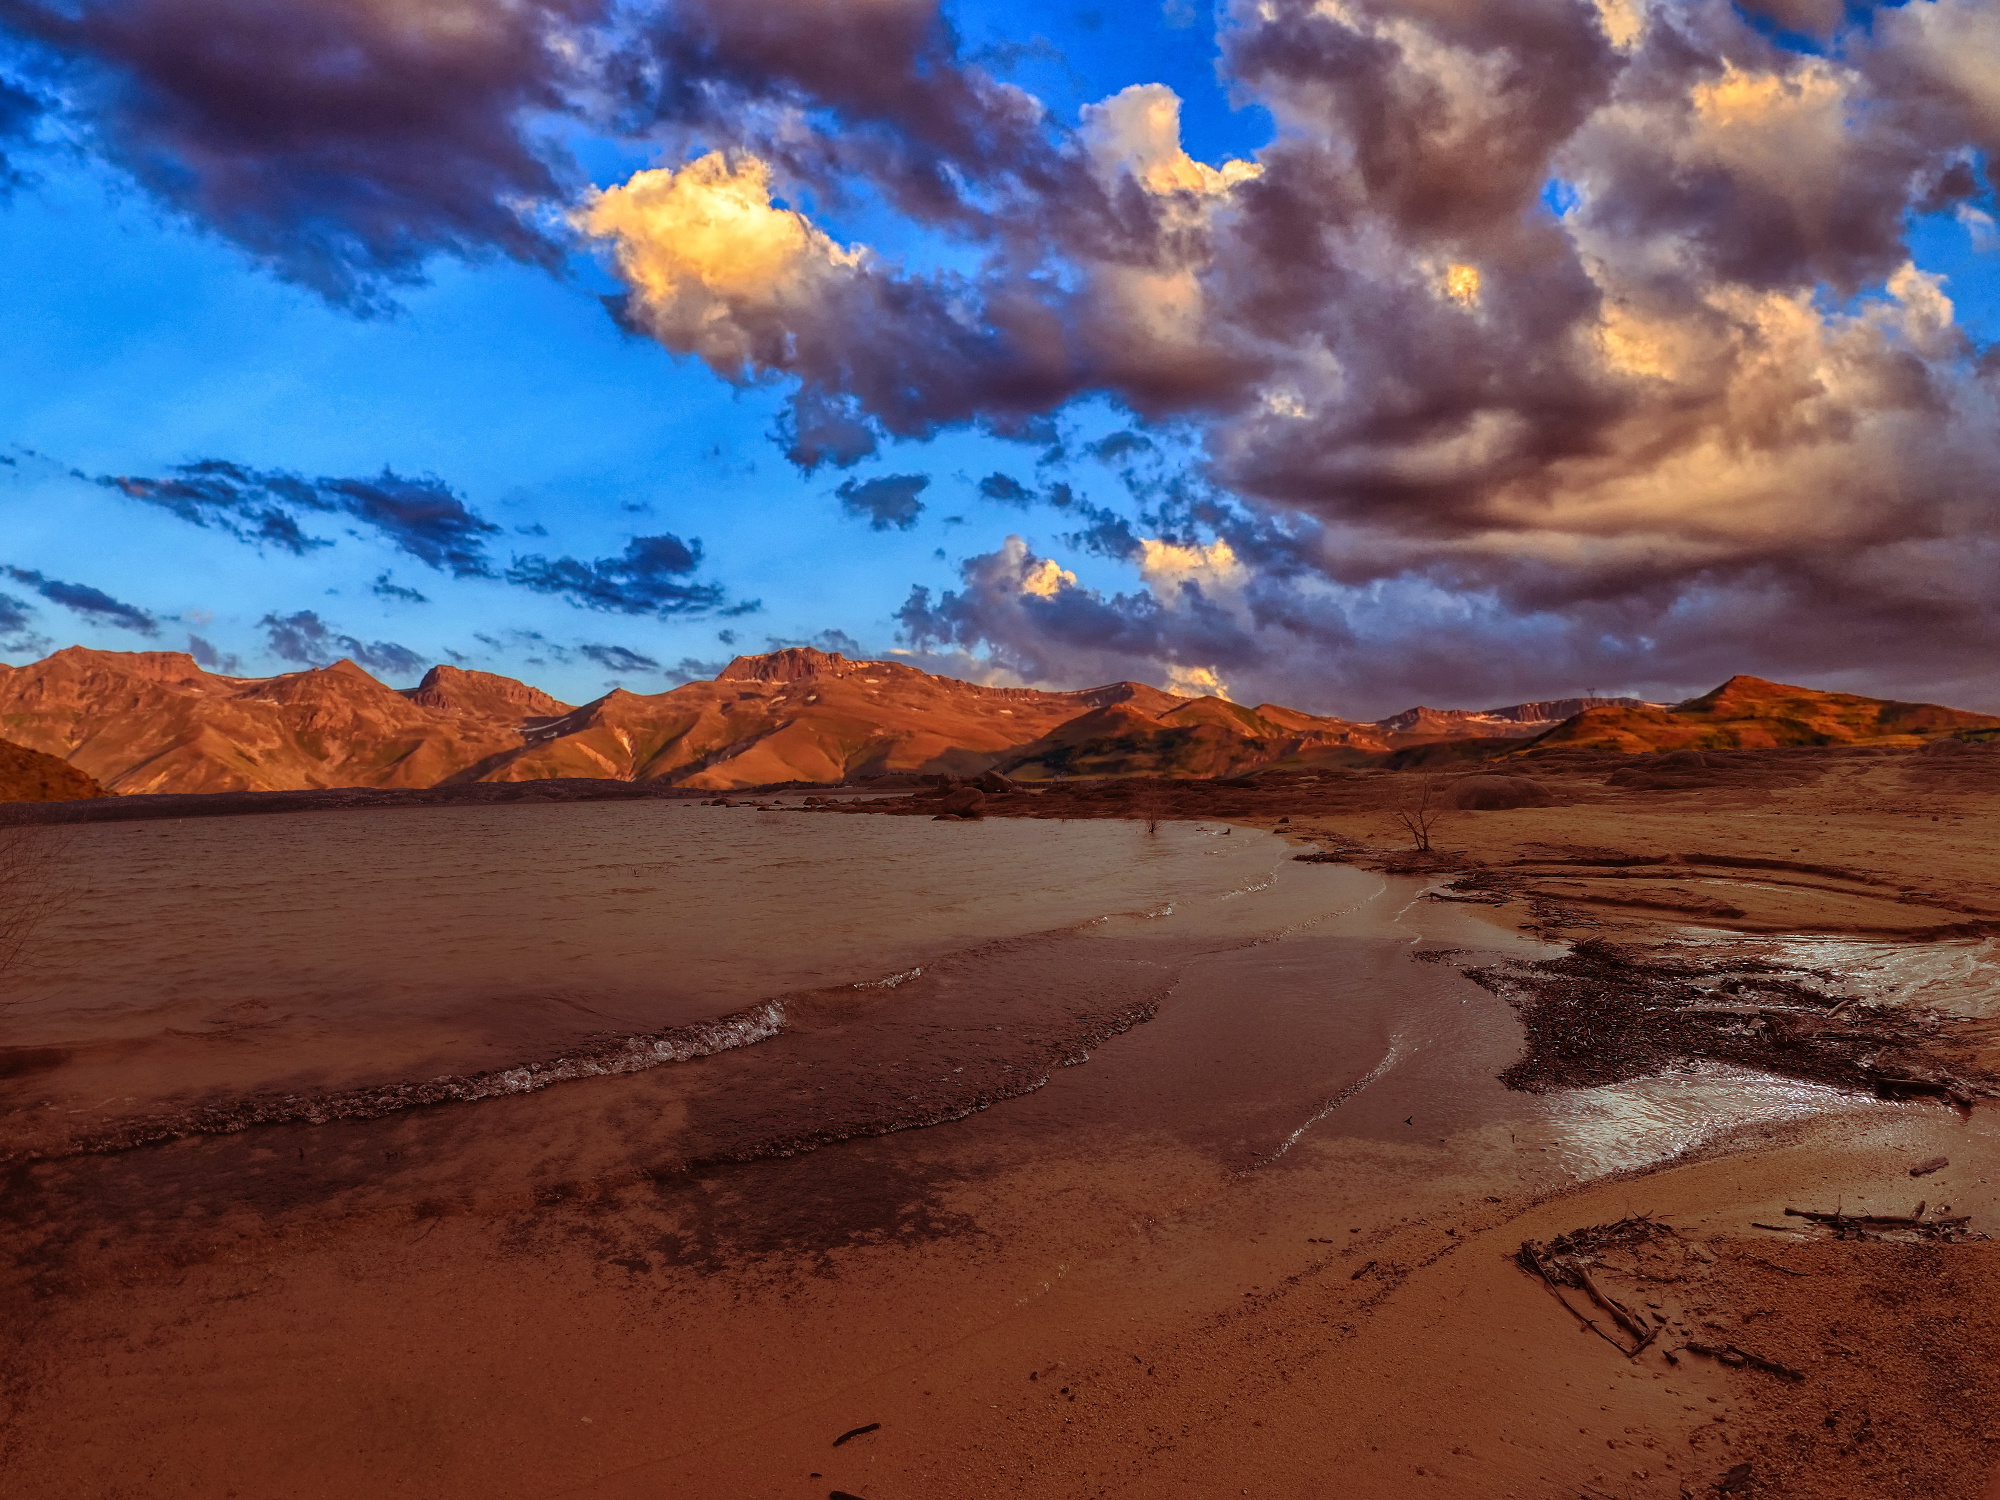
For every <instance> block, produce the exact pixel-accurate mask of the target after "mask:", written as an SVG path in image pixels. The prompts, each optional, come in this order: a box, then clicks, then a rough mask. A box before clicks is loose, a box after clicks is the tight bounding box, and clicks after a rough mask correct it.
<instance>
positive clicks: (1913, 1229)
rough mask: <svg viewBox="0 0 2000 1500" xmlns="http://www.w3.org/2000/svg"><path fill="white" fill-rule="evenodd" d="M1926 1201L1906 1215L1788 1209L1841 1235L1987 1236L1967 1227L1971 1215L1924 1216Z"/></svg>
mask: <svg viewBox="0 0 2000 1500" xmlns="http://www.w3.org/2000/svg"><path fill="white" fill-rule="evenodd" d="M1929 1207H1930V1205H1929V1204H1927V1203H1919V1204H1918V1205H1917V1206H1916V1207H1915V1208H1914V1209H1912V1210H1911V1211H1910V1212H1909V1213H1907V1214H1850V1213H1846V1212H1844V1211H1842V1210H1840V1209H1834V1210H1833V1211H1832V1212H1831V1213H1828V1212H1826V1211H1824V1210H1820V1209H1811V1208H1790V1207H1788V1208H1786V1210H1785V1217H1786V1218H1788V1219H1804V1220H1806V1222H1808V1223H1810V1224H1819V1225H1822V1226H1823V1227H1825V1228H1828V1229H1831V1230H1832V1231H1833V1232H1834V1234H1835V1235H1836V1236H1838V1237H1840V1238H1851V1239H1875V1238H1879V1237H1880V1231H1883V1230H1892V1231H1893V1230H1907V1231H1909V1232H1910V1233H1913V1234H1915V1235H1917V1236H1919V1237H1920V1238H1923V1239H1927V1240H1944V1241H1946V1242H1950V1241H1954V1240H1959V1239H1984V1238H1985V1236H1984V1235H1979V1234H1973V1233H1972V1232H1971V1231H1969V1230H1968V1229H1967V1228H1966V1225H1968V1224H1970V1223H1971V1222H1972V1215H1970V1214H1949V1213H1946V1212H1944V1211H1943V1210H1942V1209H1940V1210H1939V1211H1938V1212H1936V1213H1933V1214H1931V1215H1930V1216H1929V1217H1925V1210H1926V1209H1928V1208H1929ZM1756 1227H1757V1228H1759V1229H1775V1228H1777V1227H1778V1226H1777V1225H1775V1224H1759V1225H1757V1226H1756Z"/></svg>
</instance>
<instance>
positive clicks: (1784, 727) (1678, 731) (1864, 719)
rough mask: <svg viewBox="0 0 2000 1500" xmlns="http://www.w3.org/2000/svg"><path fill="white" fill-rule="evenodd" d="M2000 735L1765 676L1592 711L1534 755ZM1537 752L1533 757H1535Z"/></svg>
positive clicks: (1927, 706)
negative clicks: (1669, 700) (1663, 700)
mask: <svg viewBox="0 0 2000 1500" xmlns="http://www.w3.org/2000/svg"><path fill="white" fill-rule="evenodd" d="M1989 729H2000V718H1995V717H1994V716H1992V715H1991V714H1976V713H1970V712H1967V711H1966V710H1964V709H1958V708H1941V707H1939V706H1938V705H1937V704H1935V703H1903V702H1899V701H1898V700H1896V699H1893V698H1863V697H1860V696H1858V695H1856V694H1854V693H1822V692H1819V691H1817V690H1816V689H1813V688H1802V687H1789V686H1787V685H1786V684H1784V683H1782V682H1766V681H1765V680H1764V679H1763V678H1761V677H1732V678H1730V679H1729V680H1728V681H1727V682H1725V683H1723V684H1722V686H1721V687H1719V688H1716V689H1714V690H1713V691H1711V692H1707V693H1703V694H1702V695H1701V696H1700V697H1699V698H1690V699H1688V700H1687V702H1685V703H1677V704H1674V705H1673V706H1672V707H1670V708H1669V707H1663V706H1661V705H1657V704H1636V705H1635V704H1622V705H1615V706H1614V705H1606V706H1597V707H1592V708H1586V709H1584V710H1582V711H1581V712H1579V713H1578V714H1576V715H1575V716H1574V717H1572V718H1570V719H1567V720H1565V721H1564V722H1563V723H1562V724H1560V725H1558V726H1557V727H1555V728H1554V729H1551V730H1549V731H1548V732H1546V733H1545V734H1543V735H1542V736H1540V737H1539V738H1538V739H1536V740H1535V741H1534V742H1533V746H1532V749H1533V750H1541V749H1553V748H1556V747H1559V746H1567V747H1571V748H1574V749H1579V750H1619V751H1624V752H1627V753H1640V752H1647V751H1655V750H1768V749H1771V748H1773V747H1774V746H1778V745H1920V744H1923V743H1925V742H1926V741H1928V740H1933V739H1937V738H1939V737H1941V736H1945V735H1951V734H1957V733H1960V732H1968V731H1976V730H1989ZM1530 753H1532V751H1531V752H1530Z"/></svg>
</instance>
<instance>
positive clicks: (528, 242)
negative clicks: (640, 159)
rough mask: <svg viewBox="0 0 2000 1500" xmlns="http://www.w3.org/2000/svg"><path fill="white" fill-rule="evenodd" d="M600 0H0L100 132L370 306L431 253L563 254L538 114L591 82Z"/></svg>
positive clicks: (36, 60) (228, 229)
mask: <svg viewBox="0 0 2000 1500" xmlns="http://www.w3.org/2000/svg"><path fill="white" fill-rule="evenodd" d="M601 11H602V6H601V5H600V4H599V3H598V0H450V3H444V4H424V5H414V6H412V5H397V4H390V3H383V0H291V3H288V4H283V5H243V4H239V3H236V0H77V3H69V4H57V3H51V0H0V44H4V42H5V41H7V40H8V39H9V38H11V39H12V41H13V42H14V44H15V46H14V49H13V50H14V51H15V52H16V54H17V56H19V57H20V58H21V59H22V60H23V62H24V64H25V65H26V66H28V67H29V68H31V69H32V70H33V74H34V76H35V77H37V78H39V79H45V80H46V81H47V83H48V86H49V88H50V90H51V92H58V93H60V94H61V95H62V96H63V97H64V98H65V99H67V100H68V101H69V102H70V109H71V113H72V114H73V116H74V118H75V119H76V121H77V122H78V127H79V129H80V130H81V131H82V133H83V135H84V138H85V140H86V141H87V142H88V143H89V144H90V145H92V146H94V147H95V149H97V150H98V151H100V152H102V153H103V155H104V156H105V157H106V158H107V159H109V160H110V161H112V162H114V163H116V164H117V165H118V166H120V167H122V168H123V169H124V170H126V171H127V172H129V173H130V174H131V175H132V176H133V177H134V178H135V179H136V180H137V181H139V182H140V183H142V184H143V185H144V186H145V187H146V188H147V189H148V190H149V191H151V192H152V193H154V194H155V195H156V196H158V197H159V198H160V199H161V200H162V201H163V202H165V203H167V204H169V205H170V206H172V207H174V208H176V209H178V210H181V211H183V212H185V213H187V214H189V215H190V216H192V217H193V218H194V219H196V220H197V221H198V222H200V223H202V224H204V225H206V226H208V227H209V228H211V229H213V230H215V231H216V232H217V233H219V234H221V235H223V236H225V237H226V238H228V239H230V240H233V241H234V242H235V243H236V244H238V245H240V246H241V247H242V248H243V249H244V250H246V251H247V252H249V253H250V254H251V255H253V256H255V257H257V258H258V259H260V260H262V261H264V262H265V263H267V264H268V265H270V266H271V267H273V268H274V269H275V270H277V271H278V272H279V273H280V274H282V275H284V276H286V277H288V278H289V279H292V280H295V281H299V282H302V283H304V284H305V285H308V286H311V287H313V288H315V289H316V290H318V291H320V292H322V293H324V294H325V295H327V296H329V297H333V298H335V299H338V300H342V301H346V302H350V303H356V304H363V303H368V302H371V301H373V300H375V299H376V297H377V296H378V295H379V292H380V289H381V287H382V286H383V285H384V284H392V283H396V282H405V281H410V280H413V279H415V278H416V277H417V276H418V275H419V274H420V273H421V269H422V266H423V263H424V261H425V260H426V259H427V258H429V257H430V256H433V255H436V254H448V255H455V256H459V257H464V258H476V257H479V256H483V255H487V254H493V253H497V254H501V255H507V256H512V257H514V258H516V259H519V260H526V261H534V262H540V263H544V264H551V265H552V264H554V262H555V259H556V257H557V254H558V253H559V252H558V248H557V246H556V244H555V243H554V242H553V241H552V240H551V238H550V236H549V234H548V232H547V231H546V229H545V228H543V227H542V226H541V225H540V224H538V223H537V222H536V221H535V219H534V218H533V217H532V215H530V214H526V213H524V212H523V211H522V205H531V204H533V203H536V202H538V201H544V200H548V199H550V198H553V197H556V196H558V195H559V193H560V192H561V188H562V180H561V178H560V177H559V176H558V174H557V171H556V169H555V168H554V167H552V166H551V165H550V162H549V159H548V157H547V154H546V153H545V152H544V151H543V150H541V149H539V148H538V146H537V144H536V142H535V141H534V139H533V138H532V135H531V133H530V131H531V126H530V122H529V121H530V116H532V115H533V114H534V113H535V112H538V111H559V110H563V109H565V108H568V107H569V105H570V103H571V100H572V97H573V95H574V93H575V91H576V89H578V88H579V87H581V86H583V85H584V84H585V82H586V80H583V79H580V78H579V77H578V76H577V74H578V70H579V65H580V63H581V62H582V61H583V59H585V58H587V57H588V56H589V55H590V53H591V47H590V45H589V43H588V42H587V41H585V40H584V39H583V38H582V36H581V33H582V31H583V29H584V28H587V27H589V26H590V25H592V24H593V23H594V22H595V21H596V20H597V19H598V17H599V15H600V14H601Z"/></svg>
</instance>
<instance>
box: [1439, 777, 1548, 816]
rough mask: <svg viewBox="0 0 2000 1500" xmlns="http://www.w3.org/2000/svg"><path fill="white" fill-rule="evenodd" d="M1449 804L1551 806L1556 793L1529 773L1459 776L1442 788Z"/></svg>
mask: <svg viewBox="0 0 2000 1500" xmlns="http://www.w3.org/2000/svg"><path fill="white" fill-rule="evenodd" d="M1444 795H1445V801H1446V804H1447V805H1448V806H1451V807H1457V808H1464V809H1467V810H1478V811H1497V810H1500V809H1503V808H1509V807H1550V806H1553V805H1554V803H1555V801H1556V796H1555V793H1554V792H1552V791H1550V790H1549V788H1548V787H1547V786H1546V785H1545V784H1544V783H1542V782H1540V781H1537V780H1536V779H1535V778H1534V777H1532V776H1493V775H1478V776H1461V777H1459V778H1458V779H1457V780H1455V781H1453V782H1452V783H1451V784H1450V785H1449V786H1447V787H1446V788H1445V789H1444Z"/></svg>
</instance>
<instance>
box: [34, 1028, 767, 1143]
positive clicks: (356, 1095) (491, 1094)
mask: <svg viewBox="0 0 2000 1500" xmlns="http://www.w3.org/2000/svg"><path fill="white" fill-rule="evenodd" d="M784 1029H785V1004H784V1002H783V1001H782V1000H765V1001H762V1002H760V1003H759V1004H756V1005H753V1006H750V1007H749V1008H748V1009H745V1010H740V1011H735V1012H733V1013H731V1014H729V1015H726V1016H717V1017H716V1018H715V1019H713V1020H709V1021H699V1022H696V1023H694V1024H692V1025H688V1026H676V1027H673V1028H671V1029H670V1030H666V1031H655V1032H647V1033H642V1034H640V1035H636V1036H620V1037H607V1038H604V1039H602V1040H600V1041H594V1042H585V1043H583V1044H581V1045H579V1046H577V1047H574V1048H570V1049H568V1050H566V1051H564V1052H563V1053H561V1054H560V1055H558V1056H556V1057H551V1058H545V1059H542V1060H539V1061H536V1062H527V1063H518V1064H516V1065H514V1066H513V1067H509V1068H495V1069H491V1070H489V1071H487V1072H483V1073H468V1074H463V1075H449V1074H448V1075H446V1076H444V1077H440V1078H428V1079H425V1080H423V1081H421V1082H417V1083H391V1084H381V1085H377V1086H375V1087H370V1088H357V1089H327V1090H305V1091H300V1092H297V1093H268V1094H249V1095H245V1096H243V1097H242V1098H238V1099H232V1100H230V1101H229V1102H228V1103H226V1104H214V1105H198V1106H194V1107H192V1108H188V1109H184V1110H176V1111H172V1112H168V1113H162V1114H154V1115H138V1116H133V1117H131V1118H129V1119H125V1120H120V1121H118V1122H116V1123H115V1124H112V1125H110V1126H108V1127H106V1128H104V1129H102V1130H98V1131H93V1132H91V1133H90V1134H88V1135H84V1136H78V1137H74V1138H72V1139H71V1140H69V1141H67V1142H65V1143H64V1144H63V1145H61V1146H59V1147H50V1148H39V1147H28V1148H25V1149H23V1150H19V1151H13V1152H7V1153H0V1165H13V1164H15V1163H18V1162H28V1161H48V1160H59V1159H62V1158H65V1157H72V1156H90V1155H101V1154H103V1153H106V1152H112V1151H129V1150H132V1149H133V1148H135V1147H138V1146H156V1145H161V1144H163V1143H165V1142H167V1141H176V1140H181V1139H184V1138H185V1137H188V1136H195V1135H232V1134H234V1133H235V1132H237V1131H239V1130H249V1129H251V1128H252V1127H253V1126H258V1125H329V1124H332V1123H334V1122H335V1121H342V1120H378V1119H381V1118H382V1117H383V1116H384V1115H392V1114H397V1113H399V1112H401V1111H403V1110H409V1109H420V1108H422V1107H424V1106H426V1105H431V1104H466V1103H471V1102H473V1101H475V1100H480V1099H498V1098H503V1097H506V1096H508V1095H512V1094H532V1093H535V1092H536V1091H537V1090H540V1089H545V1088H548V1087H550V1086H551V1085H552V1084H558V1083H569V1082H572V1081H574V1080H576V1079H579V1078H605V1077H609V1076H611V1075H614V1074H618V1073H639V1072H644V1071H645V1070H646V1069H648V1068H657V1067H660V1066H662V1065H664V1064H666V1063H676V1062H692V1061H694V1060H695V1059H696V1058H700V1057H712V1056H714V1055H715V1054H716V1053H718V1052H727V1051H730V1050H731V1049H733V1048H736V1047H747V1046H750V1045H751V1044H753V1043H756V1042H761V1041H765V1040H767V1039H769V1038H771V1037H774V1036H777V1035H778V1034H779V1033H780V1032H781V1031H783V1030H784Z"/></svg>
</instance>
